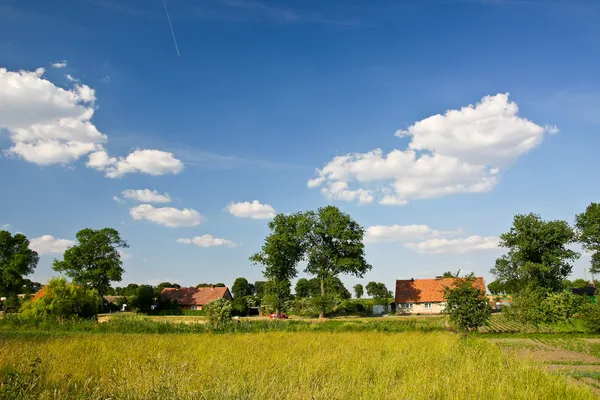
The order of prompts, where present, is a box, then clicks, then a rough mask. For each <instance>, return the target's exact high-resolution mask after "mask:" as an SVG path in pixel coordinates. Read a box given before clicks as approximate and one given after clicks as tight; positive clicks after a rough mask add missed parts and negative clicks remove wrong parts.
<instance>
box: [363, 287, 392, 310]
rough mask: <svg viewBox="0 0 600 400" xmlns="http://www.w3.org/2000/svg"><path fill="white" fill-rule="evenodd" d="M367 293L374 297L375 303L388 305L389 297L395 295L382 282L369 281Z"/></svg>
mask: <svg viewBox="0 0 600 400" xmlns="http://www.w3.org/2000/svg"><path fill="white" fill-rule="evenodd" d="M366 289H367V294H368V295H369V296H371V297H372V298H373V300H374V301H375V304H380V305H387V303H388V299H389V298H391V297H393V296H392V292H391V291H389V290H388V288H387V287H386V286H385V284H383V283H382V282H373V281H371V282H369V283H368V284H367V286H366Z"/></svg>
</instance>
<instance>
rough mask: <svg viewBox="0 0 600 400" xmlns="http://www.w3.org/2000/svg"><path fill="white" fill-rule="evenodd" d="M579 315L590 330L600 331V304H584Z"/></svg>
mask: <svg viewBox="0 0 600 400" xmlns="http://www.w3.org/2000/svg"><path fill="white" fill-rule="evenodd" d="M579 315H580V317H581V319H582V320H583V323H584V326H585V327H586V329H587V330H588V331H590V332H594V333H600V304H589V303H588V304H584V305H583V306H582V307H581V312H580V314H579Z"/></svg>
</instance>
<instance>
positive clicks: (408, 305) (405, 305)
mask: <svg viewBox="0 0 600 400" xmlns="http://www.w3.org/2000/svg"><path fill="white" fill-rule="evenodd" d="M404 308H410V309H412V308H413V304H412V303H404Z"/></svg>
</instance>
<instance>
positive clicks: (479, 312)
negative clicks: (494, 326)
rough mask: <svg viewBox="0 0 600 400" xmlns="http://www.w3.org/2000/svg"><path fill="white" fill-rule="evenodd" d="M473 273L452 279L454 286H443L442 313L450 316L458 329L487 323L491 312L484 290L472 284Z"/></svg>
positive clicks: (466, 329) (466, 328)
mask: <svg viewBox="0 0 600 400" xmlns="http://www.w3.org/2000/svg"><path fill="white" fill-rule="evenodd" d="M473 283H474V277H473V275H471V276H468V277H466V278H460V279H458V278H457V279H455V280H454V287H445V288H444V298H445V300H446V308H445V309H444V313H445V314H448V315H449V316H450V321H452V322H453V323H454V324H455V325H456V326H457V327H458V328H459V329H461V330H464V331H469V330H471V329H477V328H478V327H480V326H482V325H485V324H487V322H488V319H489V318H490V315H491V313H492V307H491V306H490V303H489V302H488V300H487V298H486V296H485V291H484V290H481V289H479V288H477V287H475V286H474V284H473Z"/></svg>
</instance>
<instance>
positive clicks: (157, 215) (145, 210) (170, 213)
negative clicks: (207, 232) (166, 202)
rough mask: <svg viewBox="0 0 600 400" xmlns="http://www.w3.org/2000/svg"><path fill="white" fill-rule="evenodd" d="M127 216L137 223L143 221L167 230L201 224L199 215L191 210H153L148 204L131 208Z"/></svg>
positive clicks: (167, 208) (166, 208) (163, 208)
mask: <svg viewBox="0 0 600 400" xmlns="http://www.w3.org/2000/svg"><path fill="white" fill-rule="evenodd" d="M129 215H131V217H132V218H133V219H134V220H137V221H139V220H144V219H145V220H148V221H151V222H154V223H156V224H159V225H163V226H166V227H169V228H178V227H184V226H197V225H200V223H201V222H202V216H201V215H200V213H199V212H198V211H196V210H192V209H191V208H184V209H183V210H180V209H177V208H173V207H162V208H155V207H154V206H152V205H150V204H140V205H139V206H136V207H133V208H131V209H130V210H129Z"/></svg>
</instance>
